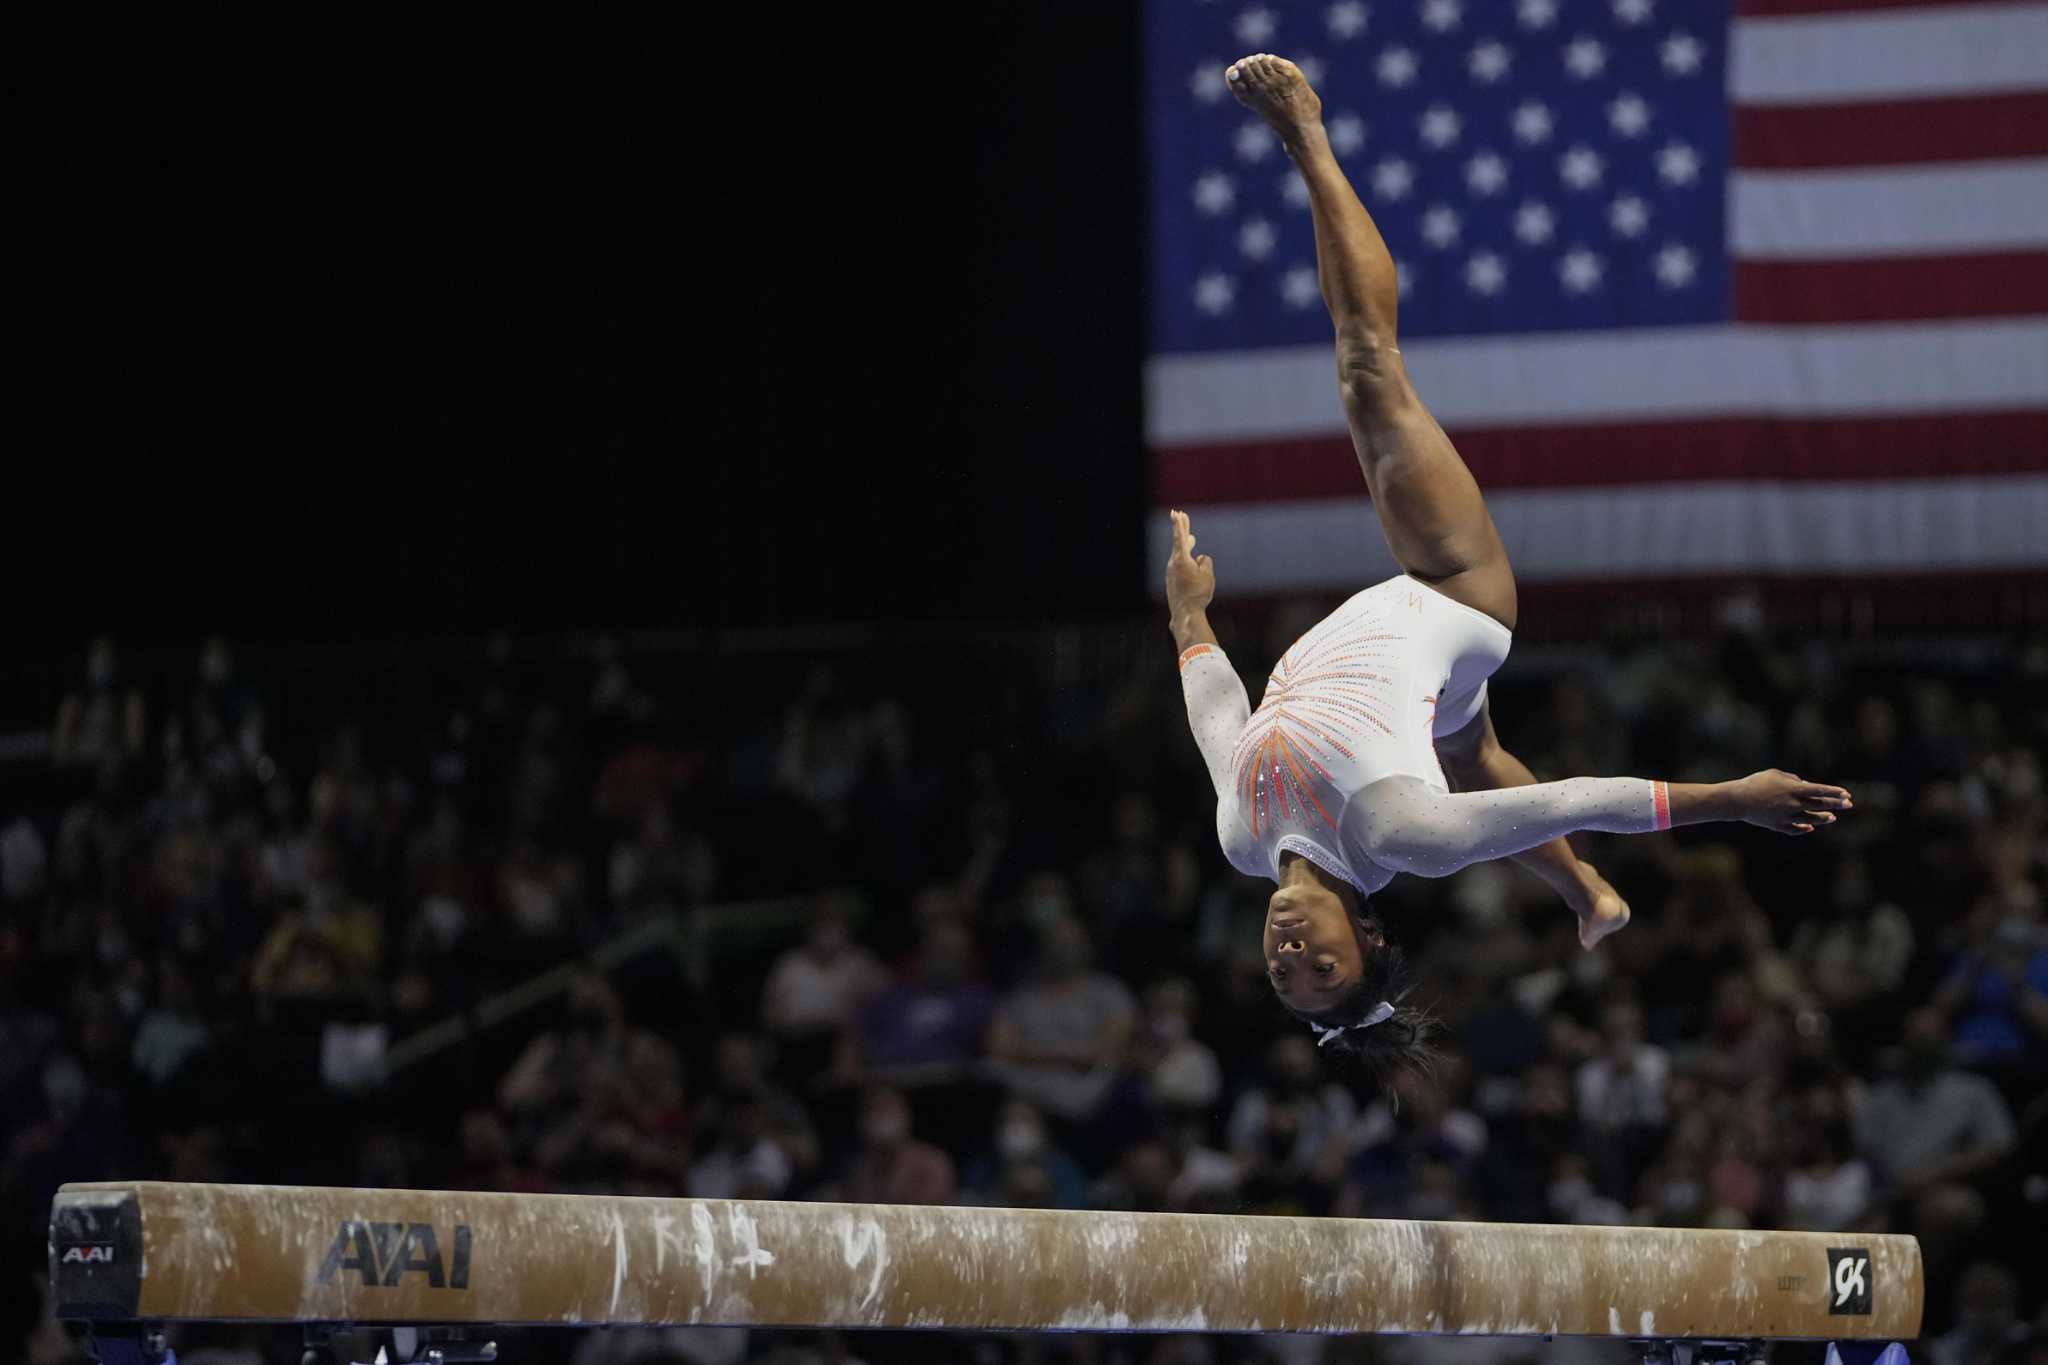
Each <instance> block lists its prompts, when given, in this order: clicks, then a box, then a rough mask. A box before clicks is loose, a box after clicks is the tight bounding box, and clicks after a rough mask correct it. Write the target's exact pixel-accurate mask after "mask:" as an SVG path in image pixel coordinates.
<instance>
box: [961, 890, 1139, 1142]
mask: <svg viewBox="0 0 2048 1365" xmlns="http://www.w3.org/2000/svg"><path fill="white" fill-rule="evenodd" d="M1136 1014H1137V1011H1136V1009H1135V1007H1134V1006H1133V1005H1132V1002H1131V993H1130V991H1129V989H1127V988H1126V987H1125V986H1124V984H1123V983H1122V982H1121V981H1118V980H1117V979H1116V978H1115V977H1113V976H1110V975H1108V974H1106V973H1103V972H1099V971H1094V970H1092V969H1091V967H1090V965H1089V951H1088V936H1087V934H1086V933H1084V932H1083V930H1082V928H1081V925H1080V923H1079V921H1077V920H1075V919H1073V918H1071V917H1067V916H1062V917H1061V918H1059V919H1056V920H1054V921H1053V922H1052V923H1051V924H1050V925H1049V926H1048V927H1047V928H1046V930H1045V931H1044V933H1043V934H1042V935H1041V938H1040V948H1039V971H1038V976H1037V979H1036V980H1034V981H1032V982H1031V983H1030V984H1028V985H1025V986H1022V987H1019V988H1018V989H1017V990H1015V991H1012V992H1011V993H1010V994H1009V995H1008V996H1006V997H1004V999H1003V1001H1002V1003H1001V1004H999V1005H998V1006H997V1007H996V1013H995V1020H994V1023H993V1025H992V1026H991V1027H990V1029H989V1042H988V1054H989V1058H990V1060H991V1061H992V1062H993V1063H994V1067H995V1074H996V1076H997V1077H998V1078H999V1079H1000V1080H1002V1081H1003V1082H1004V1083H1006V1084H1008V1085H1009V1086H1011V1087H1012V1088H1013V1089H1015V1090H1016V1091H1017V1092H1018V1093H1019V1094H1022V1095H1024V1096H1025V1097H1026V1098H1028V1099H1030V1100H1031V1101H1032V1102H1033V1103H1034V1104H1036V1105H1038V1106H1039V1108H1041V1109H1043V1110H1045V1111H1046V1112H1047V1113H1050V1114H1054V1115H1056V1116H1058V1117H1060V1118H1063V1119H1067V1120H1070V1121H1077V1122H1078V1121H1080V1120H1084V1119H1087V1118H1090V1117H1092V1116H1093V1115H1094V1114H1095V1112H1096V1111H1097V1110H1099V1109H1100V1108H1101V1107H1102V1104H1103V1102H1104V1101H1105V1100H1106V1099H1107V1098H1108V1097H1109V1092H1110V1087H1111V1086H1112V1085H1113V1084H1114V1083H1115V1081H1116V1077H1117V1071H1118V1068H1120V1067H1121V1066H1122V1064H1123V1062H1124V1058H1125V1055H1126V1053H1127V1052H1128V1050H1129V1048H1130V1043H1131V1035H1132V1032H1133V1026H1134V1023H1135V1019H1136Z"/></svg>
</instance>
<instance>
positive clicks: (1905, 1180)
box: [1856, 1008, 2016, 1269]
mask: <svg viewBox="0 0 2048 1365" xmlns="http://www.w3.org/2000/svg"><path fill="white" fill-rule="evenodd" d="M1901 1041H1902V1043H1903V1057H1902V1064H1901V1066H1900V1072H1899V1074H1898V1075H1897V1076H1895V1077H1893V1078H1892V1079H1889V1080H1886V1081H1883V1082H1881V1083H1880V1084H1878V1085H1877V1086H1875V1087H1873V1088H1872V1090H1871V1092H1870V1096H1869V1098H1868V1100H1867V1101H1866V1102H1865V1104H1864V1106H1863V1109H1862V1112H1861V1113H1860V1114H1859V1115H1858V1117H1857V1123H1856V1143H1857V1148H1858V1150H1859V1151H1861V1152H1862V1153H1863V1154H1864V1155H1865V1156H1866V1157H1868V1158H1869V1159H1870V1161H1871V1162H1872V1164H1874V1165H1875V1166H1876V1167H1877V1168H1878V1169H1879V1170H1881V1171H1882V1172H1884V1173H1885V1174H1886V1175H1887V1176H1888V1177H1889V1178H1890V1181H1891V1184H1892V1188H1893V1191H1894V1193H1895V1194H1896V1196H1897V1197H1898V1199H1899V1200H1900V1201H1902V1203H1903V1204H1904V1205H1905V1206H1906V1208H1907V1210H1908V1222H1909V1226H1910V1228H1911V1230H1912V1231H1913V1232H1915V1233H1916V1234H1917V1235H1918V1236H1919V1237H1920V1239H1921V1243H1922V1249H1923V1251H1924V1252H1925V1254H1926V1258H1927V1260H1928V1262H1929V1263H1930V1266H1931V1267H1933V1268H1937V1269H1943V1268H1946V1267H1947V1265H1948V1264H1949V1263H1950V1262H1951V1261H1952V1258H1953V1257H1954V1255H1955V1254H1956V1252H1957V1251H1959V1250H1960V1248H1961V1246H1962V1244H1963V1241H1964V1239H1966V1238H1967V1237H1969V1236H1970V1234H1972V1233H1973V1232H1975V1231H1976V1230H1977V1229H1978V1228H1980V1227H1981V1226H1982V1225H1983V1223H1984V1221H1985V1218H1986V1217H1987V1215H1988V1212H1989V1211H1988V1209H1987V1207H1986V1204H1985V1201H1984V1196H1983V1195H1982V1193H1980V1192H1979V1191H1978V1190H1977V1189H1975V1188H1973V1187H1972V1185H1971V1183H1970V1182H1972V1181H1976V1180H1978V1179H1981V1178H1982V1177H1984V1176H1987V1175H1989V1174H1990V1172H1991V1171H1992V1170H1993V1169H1994V1168H1995V1167H1996V1166H1997V1165H1998V1163H1999V1162H2000V1161H2002V1160H2004V1159H2005V1156H2006V1154H2007V1153H2008V1152H2010V1151H2011V1150H2012V1148H2013V1143H2014V1139H2015V1136H2016V1134H2015V1130H2014V1127H2013V1121H2012V1114H2011V1112H2010V1111H2009V1110H2008V1109H2007V1108H2006V1105H2005V1101H2004V1100H2003V1099H2002V1098H2000V1096H1999V1093H1998V1090H1997V1088H1996V1087H1995V1086H1993V1085H1992V1084H1991V1082H1989V1081H1987V1080H1985V1079H1984V1078H1983V1077H1982V1076H1974V1075H1971V1074H1970V1073H1969V1072H1967V1071H1959V1070H1957V1069H1956V1068H1954V1067H1952V1066H1950V1065H1949V1058H1948V1037H1947V1030H1946V1028H1945V1026H1944V1024H1943V1022H1942V1017H1941V1014H1940V1013H1939V1012H1938V1011H1936V1010H1933V1009H1926V1008H1923V1009H1917V1010H1915V1011H1913V1012H1912V1013H1911V1014H1909V1015H1907V1016H1906V1022H1905V1027H1904V1030H1903V1032H1902V1039H1901Z"/></svg>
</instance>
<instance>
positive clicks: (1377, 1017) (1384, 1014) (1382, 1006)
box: [1309, 1000, 1394, 1047]
mask: <svg viewBox="0 0 2048 1365" xmlns="http://www.w3.org/2000/svg"><path fill="white" fill-rule="evenodd" d="M1393 1017H1394V1002H1393V1001H1391V1000H1382V1001H1380V1002H1379V1004H1377V1005H1375V1006H1373V1010H1372V1013H1371V1014H1368V1015H1366V1016H1365V1018H1363V1019H1361V1020H1359V1021H1358V1022H1357V1023H1355V1024H1340V1025H1338V1026H1337V1027H1336V1028H1324V1027H1323V1026H1322V1025H1321V1024H1318V1023H1316V1022H1314V1021H1313V1020H1311V1021H1310V1022H1309V1028H1310V1029H1312V1030H1313V1031H1314V1032H1315V1035H1316V1046H1317V1047H1321V1046H1323V1045H1324V1044H1325V1043H1327V1042H1329V1041H1330V1040H1331V1039H1332V1038H1335V1037H1336V1036H1337V1035H1338V1034H1340V1033H1342V1032H1344V1031H1345V1030H1346V1029H1354V1028H1371V1027H1372V1026H1373V1025H1374V1024H1384V1023H1386V1022H1387V1020H1389V1019H1391V1018H1393Z"/></svg>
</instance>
